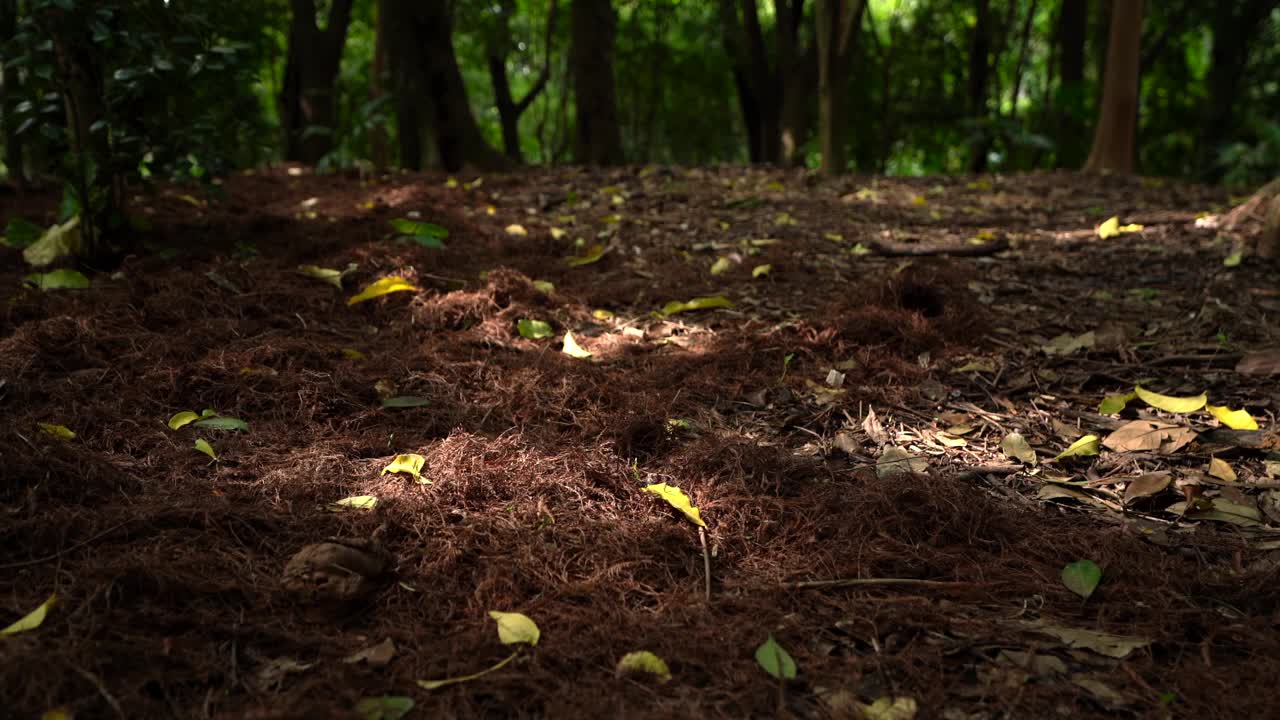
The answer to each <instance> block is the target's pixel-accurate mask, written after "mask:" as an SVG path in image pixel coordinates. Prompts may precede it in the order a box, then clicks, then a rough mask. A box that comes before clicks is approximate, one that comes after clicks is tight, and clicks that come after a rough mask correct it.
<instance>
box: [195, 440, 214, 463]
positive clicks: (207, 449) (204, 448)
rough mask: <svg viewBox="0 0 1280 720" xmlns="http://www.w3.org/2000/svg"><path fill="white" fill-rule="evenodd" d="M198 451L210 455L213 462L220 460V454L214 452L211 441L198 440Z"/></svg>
mask: <svg viewBox="0 0 1280 720" xmlns="http://www.w3.org/2000/svg"><path fill="white" fill-rule="evenodd" d="M196 449H197V450H199V451H200V452H202V453H204V454H205V455H208V456H209V457H210V458H212V459H213V460H217V459H218V454H217V453H215V452H214V451H213V446H212V445H210V444H209V441H208V440H205V439H204V438H196Z"/></svg>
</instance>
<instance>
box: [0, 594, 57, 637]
mask: <svg viewBox="0 0 1280 720" xmlns="http://www.w3.org/2000/svg"><path fill="white" fill-rule="evenodd" d="M57 602H58V596H57V594H56V593H55V594H53V595H50V596H49V599H48V600H45V601H44V602H42V603H40V607H38V608H36V609H35V610H32V611H31V612H29V613H27V614H26V615H25V616H23V617H22V619H20V620H18V621H17V622H15V623H13V624H12V625H10V626H9V627H7V628H5V629H3V630H0V637H4V636H6V635H17V634H18V633H20V632H26V631H28V630H35V629H36V628H38V627H40V624H41V623H43V622H44V618H45V616H46V615H48V614H49V608H51V607H53V606H54V604H55V603H57Z"/></svg>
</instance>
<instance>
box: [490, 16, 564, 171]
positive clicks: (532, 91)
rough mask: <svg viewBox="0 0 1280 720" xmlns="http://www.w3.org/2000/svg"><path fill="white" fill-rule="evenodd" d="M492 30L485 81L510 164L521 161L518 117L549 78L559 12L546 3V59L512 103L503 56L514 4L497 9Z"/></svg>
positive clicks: (507, 46)
mask: <svg viewBox="0 0 1280 720" xmlns="http://www.w3.org/2000/svg"><path fill="white" fill-rule="evenodd" d="M499 8H500V9H499V10H498V14H499V17H498V20H497V25H496V27H495V28H494V29H493V30H492V31H491V32H490V34H489V37H488V39H487V41H486V48H485V50H486V52H485V54H486V60H487V62H488V66H489V82H490V84H491V85H492V86H493V101H494V105H495V106H496V107H497V109H498V121H499V123H500V124H501V126H502V148H503V152H505V153H506V156H507V158H508V159H510V160H511V161H512V162H516V163H521V162H524V154H523V153H522V152H521V150H520V117H521V116H522V115H523V114H524V112H525V110H528V109H529V106H530V105H532V104H533V101H534V100H537V99H538V95H540V94H541V93H542V91H543V90H545V89H546V87H547V81H548V80H550V77H551V45H552V40H553V39H554V37H555V30H556V16H557V15H558V11H559V3H558V2H557V0H550V2H549V3H548V9H547V28H546V35H545V36H544V48H545V52H546V56H545V57H544V58H543V62H542V69H541V70H540V71H539V72H538V78H537V79H536V80H535V81H534V83H533V86H532V87H530V88H529V92H527V93H525V96H524V97H522V98H520V99H519V100H516V99H515V98H514V97H513V96H512V95H511V83H510V82H509V81H508V79H507V56H508V55H509V54H510V52H511V16H512V15H513V14H514V13H515V11H516V7H515V3H514V2H512V1H511V0H506V1H505V2H503V3H502V4H501V5H500V6H499Z"/></svg>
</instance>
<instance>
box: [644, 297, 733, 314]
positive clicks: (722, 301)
mask: <svg viewBox="0 0 1280 720" xmlns="http://www.w3.org/2000/svg"><path fill="white" fill-rule="evenodd" d="M727 307H733V303H732V302H730V301H729V299H728V298H726V297H724V296H723V295H715V296H713V297H696V298H694V299H692V300H689V301H688V302H679V301H677V300H672V301H671V302H669V303H667V304H666V305H663V306H662V309H661V310H659V311H658V312H659V313H660V314H662V315H664V316H671V315H675V314H676V313H682V312H688V311H689V310H711V309H713V308H727Z"/></svg>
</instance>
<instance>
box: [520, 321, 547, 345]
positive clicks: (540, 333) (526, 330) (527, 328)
mask: <svg viewBox="0 0 1280 720" xmlns="http://www.w3.org/2000/svg"><path fill="white" fill-rule="evenodd" d="M516 329H517V330H519V331H520V336H521V337H526V338H529V339H530V340H540V339H542V338H547V337H551V335H552V330H551V325H550V323H546V322H543V321H541V320H530V319H528V318H520V320H518V321H517V322H516Z"/></svg>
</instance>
